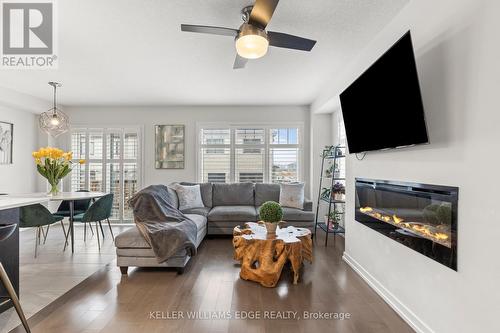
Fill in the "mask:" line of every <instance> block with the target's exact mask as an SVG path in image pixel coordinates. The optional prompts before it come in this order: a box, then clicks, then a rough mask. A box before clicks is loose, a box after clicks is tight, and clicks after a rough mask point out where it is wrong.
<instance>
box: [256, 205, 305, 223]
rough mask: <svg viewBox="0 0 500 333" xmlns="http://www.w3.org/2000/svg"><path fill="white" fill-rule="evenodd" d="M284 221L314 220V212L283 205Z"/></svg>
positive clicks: (258, 211) (258, 209)
mask: <svg viewBox="0 0 500 333" xmlns="http://www.w3.org/2000/svg"><path fill="white" fill-rule="evenodd" d="M259 213H260V207H259V208H257V214H259ZM283 221H285V222H288V221H304V222H311V221H314V213H313V212H310V211H305V210H302V209H298V208H289V207H283Z"/></svg>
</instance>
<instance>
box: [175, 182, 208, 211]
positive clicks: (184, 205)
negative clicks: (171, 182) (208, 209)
mask: <svg viewBox="0 0 500 333" xmlns="http://www.w3.org/2000/svg"><path fill="white" fill-rule="evenodd" d="M174 189H175V192H177V197H178V198H179V209H180V210H186V209H191V208H200V207H205V205H204V204H203V200H202V199H201V191H200V185H198V184H196V185H181V184H177V185H175V187H174Z"/></svg>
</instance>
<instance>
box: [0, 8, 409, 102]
mask: <svg viewBox="0 0 500 333" xmlns="http://www.w3.org/2000/svg"><path fill="white" fill-rule="evenodd" d="M407 2H408V0H309V1H303V0H282V1H281V2H280V3H279V4H278V7H277V9H276V11H275V13H274V16H273V18H272V20H271V22H270V24H269V25H268V29H269V30H273V31H279V32H285V33H290V34H295V35H298V36H302V37H306V38H311V39H316V40H317V41H318V42H317V44H316V46H315V47H314V49H313V50H312V52H310V53H307V52H300V51H293V50H285V49H279V48H269V52H268V54H267V55H266V56H265V57H263V58H261V59H258V60H253V61H250V62H249V64H248V65H247V67H246V68H245V69H242V70H233V69H232V65H233V61H234V56H235V48H234V42H233V40H232V39H231V38H230V37H225V36H212V35H202V34H193V33H183V32H181V31H180V24H181V23H187V24H201V25H217V26H224V27H230V28H237V27H239V25H240V24H241V23H242V21H241V18H240V10H241V8H243V7H244V6H247V5H249V4H251V3H252V1H251V0H209V1H208V0H206V1H194V0H168V1H164V0H163V1H161V0H147V1H145V0H142V1H141V0H135V1H131V0H106V1H103V0H100V1H97V0H86V1H81V0H64V1H57V10H58V13H59V14H58V21H57V24H58V29H57V30H58V35H59V37H58V41H59V42H58V43H59V46H58V52H57V54H58V57H59V67H58V69H57V70H39V71H34V70H4V71H1V72H0V86H2V87H5V88H10V89H13V90H16V91H19V92H22V93H26V94H29V95H32V96H35V97H38V98H43V99H50V98H51V90H50V89H51V88H50V87H49V86H48V85H47V82H48V81H54V80H55V81H59V82H62V83H63V85H64V86H63V87H62V88H61V89H60V91H59V100H60V102H61V104H63V105H71V106H73V105H307V104H310V103H311V102H313V101H314V99H315V97H316V96H317V94H318V93H319V91H320V89H321V88H323V87H324V85H325V84H326V83H327V82H329V81H331V80H332V78H333V77H334V76H335V73H338V72H339V71H340V70H341V69H342V67H344V66H345V65H346V63H347V62H349V61H350V60H351V59H352V58H353V57H354V56H356V55H357V54H358V53H359V52H360V51H361V50H362V49H363V47H364V46H365V45H366V44H367V43H368V42H369V41H370V40H371V39H372V38H374V37H375V35H376V34H377V32H379V31H380V30H381V29H382V28H383V27H384V26H385V25H386V24H387V23H388V22H389V21H390V20H391V19H392V18H393V17H394V16H395V15H396V14H397V13H398V12H399V10H401V9H402V7H403V6H404V5H405V4H406V3H407Z"/></svg>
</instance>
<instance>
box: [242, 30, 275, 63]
mask: <svg viewBox="0 0 500 333" xmlns="http://www.w3.org/2000/svg"><path fill="white" fill-rule="evenodd" d="M268 47H269V42H268V40H267V39H266V38H264V37H262V36H259V35H246V36H242V37H240V38H238V39H237V40H236V52H238V54H239V55H240V56H241V57H243V58H247V59H258V58H260V57H263V56H265V55H266V53H267V48H268Z"/></svg>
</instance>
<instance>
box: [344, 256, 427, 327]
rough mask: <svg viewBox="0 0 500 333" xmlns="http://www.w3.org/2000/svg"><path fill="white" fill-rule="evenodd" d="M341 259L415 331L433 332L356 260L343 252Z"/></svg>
mask: <svg viewBox="0 0 500 333" xmlns="http://www.w3.org/2000/svg"><path fill="white" fill-rule="evenodd" d="M342 259H343V260H344V261H345V262H346V263H347V264H348V265H349V266H351V268H352V269H353V270H354V271H356V273H358V274H359V276H361V277H362V278H363V280H365V281H366V283H368V284H369V285H370V287H372V289H373V290H375V292H376V293H377V294H379V296H380V297H382V298H383V299H384V301H385V302H386V303H387V304H389V306H390V307H391V308H392V309H393V310H394V311H396V313H397V314H398V315H399V316H400V317H401V318H403V320H404V321H406V322H407V323H408V325H410V326H411V327H412V328H413V329H414V330H415V331H416V332H418V333H434V331H433V330H432V329H431V328H430V327H429V326H427V325H426V324H425V323H424V322H423V321H422V320H421V319H420V318H419V317H418V316H417V315H416V314H415V313H413V311H411V310H410V309H409V308H407V307H406V306H405V305H404V304H403V303H401V301H400V300H399V299H398V298H397V297H396V296H394V295H393V294H392V293H391V292H390V291H389V290H387V288H385V287H384V286H383V285H382V284H381V283H380V282H379V281H378V280H377V279H375V278H374V277H373V275H371V274H370V273H369V272H368V271H366V270H365V269H364V268H363V267H362V266H361V265H360V264H359V263H358V262H357V261H356V260H354V259H353V258H352V257H351V256H350V255H349V254H347V253H346V252H344V255H343V256H342Z"/></svg>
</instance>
